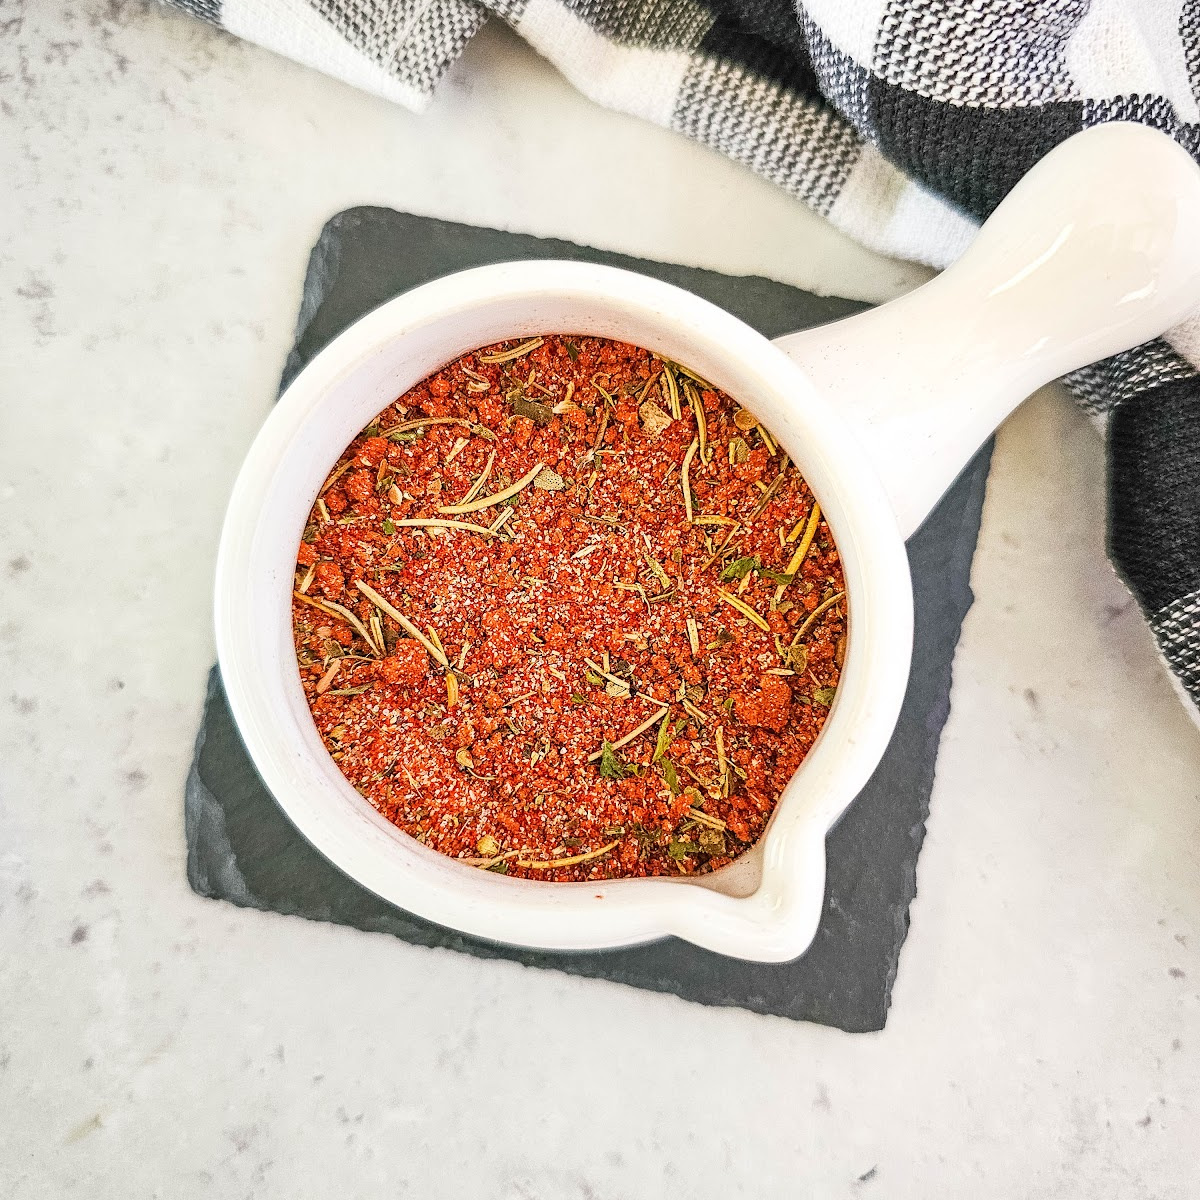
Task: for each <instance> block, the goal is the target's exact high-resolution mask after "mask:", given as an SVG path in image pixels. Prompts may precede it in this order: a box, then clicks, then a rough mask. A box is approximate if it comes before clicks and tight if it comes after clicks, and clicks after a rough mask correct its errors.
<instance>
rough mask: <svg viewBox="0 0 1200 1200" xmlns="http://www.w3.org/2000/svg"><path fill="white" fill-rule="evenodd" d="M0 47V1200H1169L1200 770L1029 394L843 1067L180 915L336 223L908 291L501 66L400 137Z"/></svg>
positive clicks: (433, 961)
mask: <svg viewBox="0 0 1200 1200" xmlns="http://www.w3.org/2000/svg"><path fill="white" fill-rule="evenodd" d="M1092 7H1093V11H1096V6H1095V5H1093V6H1092ZM0 14H2V15H0V113H2V114H3V115H2V121H3V132H2V133H0V215H2V216H3V217H4V219H5V223H4V228H5V234H6V236H5V238H4V240H3V242H2V243H0V328H3V336H0V1112H2V1113H3V1121H2V1122H0V1197H2V1198H3V1200H45V1198H46V1197H54V1198H55V1200H59V1198H64V1200H130V1198H131V1197H138V1198H142V1197H146V1198H150V1197H161V1198H162V1200H211V1197H214V1196H219V1197H222V1198H223V1200H224V1198H226V1197H228V1198H229V1200H247V1198H252V1200H296V1198H297V1197H308V1196H320V1197H324V1196H334V1197H337V1200H378V1198H379V1197H381V1196H386V1197H409V1198H419V1200H460V1198H464V1197H465V1198H469V1200H630V1198H640V1197H658V1196H671V1197H687V1198H688V1200H730V1198H731V1197H742V1198H744V1200H764V1198H768V1197H769V1198H772V1200H773V1198H775V1197H793V1196H813V1197H820V1198H821V1200H880V1198H885V1200H962V1198H963V1197H971V1198H972V1200H1013V1197H1022V1198H1025V1197H1029V1198H1030V1200H1058V1198H1060V1197H1087V1200H1196V1197H1197V1196H1200V1160H1198V1159H1197V1155H1196V1131H1197V1129H1198V1128H1200V736H1197V733H1196V729H1195V727H1194V726H1193V725H1192V723H1191V721H1190V720H1189V719H1188V718H1187V716H1186V714H1185V713H1184V712H1183V709H1182V708H1181V706H1180V704H1179V702H1178V700H1177V699H1176V698H1175V695H1174V693H1173V692H1172V690H1171V687H1170V685H1169V683H1168V681H1167V680H1166V678H1165V676H1164V673H1163V672H1162V670H1161V669H1160V667H1159V665H1158V662H1157V660H1156V659H1155V656H1154V649H1153V641H1152V639H1151V637H1150V635H1149V634H1148V633H1147V631H1146V629H1145V626H1144V623H1143V622H1142V620H1141V617H1140V615H1139V614H1138V612H1137V611H1136V608H1135V607H1134V606H1133V604H1132V601H1131V600H1130V598H1129V595H1128V593H1127V592H1126V591H1125V589H1124V588H1123V587H1122V586H1121V584H1120V583H1119V581H1118V580H1117V579H1116V578H1115V576H1114V575H1113V572H1112V570H1111V569H1110V568H1109V566H1108V564H1107V562H1106V561H1105V558H1104V537H1105V529H1104V511H1105V496H1104V460H1103V447H1102V444H1101V442H1100V439H1099V438H1098V437H1097V436H1096V433H1095V430H1093V429H1092V428H1091V426H1090V425H1089V423H1088V422H1087V420H1086V419H1084V418H1083V417H1082V416H1081V415H1080V413H1079V412H1078V411H1077V410H1076V409H1075V408H1074V407H1073V406H1072V405H1071V403H1070V402H1069V401H1068V399H1067V398H1066V397H1065V396H1064V395H1063V393H1062V391H1061V390H1060V389H1058V388H1047V389H1045V390H1044V391H1042V392H1041V393H1039V395H1037V396H1036V397H1034V398H1033V399H1031V400H1030V401H1029V402H1028V403H1027V404H1026V405H1025V406H1024V407H1022V408H1021V409H1020V411H1018V412H1017V413H1016V414H1015V415H1014V416H1013V417H1012V418H1011V419H1010V420H1009V421H1007V422H1006V423H1005V424H1004V426H1003V427H1002V428H1001V430H1000V431H999V433H998V434H997V437H996V448H995V453H994V455H993V458H992V466H991V472H990V474H989V476H988V484H987V496H986V499H985V502H984V508H983V522H982V526H981V529H980V535H979V543H978V546H977V549H976V552H975V558H974V562H973V564H972V568H971V588H972V590H973V591H974V593H975V597H976V599H975V604H974V605H973V606H972V608H971V611H970V612H969V613H968V614H967V617H966V620H965V621H964V622H963V629H962V636H961V638H960V640H959V646H958V652H957V654H956V655H955V660H954V687H953V691H952V695H951V707H950V716H949V718H948V720H947V722H946V726H945V728H944V730H943V732H942V740H941V749H940V752H939V755H938V769H937V776H936V778H935V780H934V786H933V793H932V796H931V799H930V811H929V816H928V819H927V821H926V826H925V829H926V833H925V843H924V845H923V846H922V848H921V857H920V861H919V863H918V865H917V883H918V888H917V894H916V897H915V898H914V900H913V902H912V905H911V906H910V910H909V913H910V918H911V926H910V929H909V934H908V939H907V941H906V942H905V944H904V953H903V954H902V955H901V957H900V964H899V970H898V972H897V975H896V980H895V983H894V985H893V988H892V1006H891V1009H890V1010H889V1012H888V1021H887V1028H886V1029H884V1030H883V1031H882V1032H881V1033H877V1034H865V1035H864V1034H853V1035H852V1034H846V1033H843V1032H841V1031H840V1030H837V1029H831V1028H828V1027H826V1026H823V1025H818V1024H814V1023H812V1022H809V1021H789V1020H782V1019H779V1018H774V1017H763V1016H758V1015H756V1014H754V1013H750V1012H746V1011H745V1010H744V1009H739V1008H716V1007H710V1006H705V1005H700V1004H689V1003H687V1002H686V1001H683V1000H680V999H679V998H678V997H676V996H672V995H668V994H664V993H661V992H652V991H648V990H646V989H643V988H632V987H616V986H603V985H600V984H597V983H595V982H593V981H592V980H587V979H580V978H578V977H575V976H569V975H566V974H564V973H563V972H561V971H537V970H534V971H531V970H527V969H525V968H524V967H521V966H519V965H518V964H516V963H511V962H505V961H502V960H497V959H491V960H485V959H480V958H476V957H474V956H471V955H467V954H457V953H454V952H453V951H448V950H440V949H436V948H426V947H424V946H416V945H410V944H408V943H406V942H402V941H400V940H398V939H396V938H391V937H381V936H379V935H377V934H371V933H363V932H361V931H359V930H357V929H352V928H349V927H347V926H345V925H336V924H333V923H330V922H313V921H303V920H295V919H293V918H289V917H282V916H279V915H278V914H276V913H273V912H262V911H259V910H255V909H247V908H236V907H234V906H233V905H231V904H218V903H214V902H212V901H211V900H205V899H203V898H201V897H199V896H197V895H196V894H195V893H194V892H193V891H192V890H191V889H190V888H189V887H188V885H187V880H186V866H187V845H186V838H185V831H184V813H183V805H182V804H181V803H180V796H181V794H182V791H183V788H184V783H185V780H186V778H187V774H188V770H189V766H190V764H191V761H192V758H193V752H194V746H195V738H196V729H197V727H198V725H199V722H200V719H201V710H202V707H203V702H204V695H205V679H206V678H207V676H208V673H209V670H210V668H211V666H212V662H213V635H212V613H211V608H212V576H213V561H214V556H215V553H216V545H217V538H218V535H219V532H220V528H221V519H222V515H223V512H224V508H225V504H226V501H227V499H228V497H229V491H230V488H231V487H232V483H233V478H234V475H235V473H236V471H237V468H238V465H239V464H240V463H241V461H242V458H243V457H244V455H245V453H246V448H247V447H248V446H249V444H250V441H251V439H252V438H253V436H254V434H255V432H256V431H257V429H258V427H259V426H260V425H261V423H262V421H263V419H264V418H265V416H266V414H267V412H268V411H269V409H270V405H271V403H272V402H273V400H274V397H275V394H276V391H277V389H278V386H279V370H280V364H281V363H282V362H283V361H284V359H285V357H286V355H287V353H288V350H289V347H290V346H291V345H292V341H293V338H294V334H295V326H296V309H297V305H298V303H299V299H300V295H301V289H302V285H303V278H304V270H305V262H304V256H303V253H302V252H300V251H301V249H302V248H303V247H305V246H311V245H312V244H313V243H314V242H315V241H316V239H317V237H318V235H319V233H320V231H321V227H322V226H323V224H324V223H325V221H326V220H327V219H328V218H329V216H330V214H331V213H336V212H340V211H342V210H344V209H348V208H351V207H353V206H355V205H362V204H375V205H382V206H386V207H389V208H393V209H401V210H404V211H406V212H419V213H430V214H434V215H436V216H439V217H444V218H448V219H452V220H457V221H464V222H468V223H470V224H474V225H487V226H495V227H499V228H503V229H514V230H521V231H524V232H530V233H536V234H541V235H544V236H549V237H560V238H569V239H572V240H574V241H577V242H585V243H588V244H590V245H596V246H604V247H607V248H610V249H615V250H621V251H624V252H625V253H628V254H635V255H640V256H642V257H645V258H654V259H663V260H669V261H672V262H686V263H691V264H693V265H696V266H703V267H707V268H710V269H713V270H717V271H723V272H728V273H730V274H733V275H764V276H770V277H771V278H772V279H778V280H782V281H784V282H786V283H790V284H793V285H795V286H797V287H800V288H805V289H807V290H809V291H812V292H817V293H821V292H832V293H836V294H838V295H842V296H853V297H855V298H857V299H861V300H868V301H871V302H879V301H882V300H886V299H888V298H890V297H892V296H895V295H897V294H898V293H899V292H901V291H903V290H905V289H906V288H909V287H912V286H914V285H916V284H918V283H920V282H921V280H922V279H923V278H925V273H924V272H922V271H921V270H920V269H918V268H915V267H913V266H912V265H911V264H904V263H897V262H894V261H888V260H885V259H881V258H879V257H878V256H875V255H872V254H870V253H869V252H868V251H866V250H864V249H863V248H862V247H861V246H857V245H855V244H854V243H853V242H851V241H850V240H849V239H848V238H846V237H845V236H843V235H842V234H839V233H838V232H837V231H836V230H834V229H833V228H832V226H830V225H829V224H828V223H826V222H824V221H822V220H821V219H820V218H819V217H817V216H815V215H814V214H813V213H812V212H810V211H809V210H807V209H805V208H804V206H803V205H801V204H798V203H797V202H796V201H795V200H794V199H792V198H791V197H789V196H787V195H786V194H784V193H783V192H782V191H780V190H778V189H776V188H773V187H771V186H770V185H769V184H767V183H766V182H764V181H763V180H761V179H758V178H757V177H755V176H754V175H753V174H751V173H750V172H749V171H747V170H745V169H744V168H742V167H740V166H738V165H737V164H735V163H732V162H729V161H728V160H726V159H724V158H722V157H721V156H720V155H718V154H715V153H712V152H710V151H708V150H705V149H704V148H703V147H700V146H698V145H696V144H695V143H694V142H691V141H689V140H688V139H686V138H683V137H679V136H677V135H675V134H673V133H671V132H669V131H666V130H662V129H656V128H654V127H653V126H651V125H649V124H647V123H646V122H644V121H637V120H633V119H631V118H627V117H622V116H620V115H618V114H615V113H611V112H606V111H605V110H603V109H601V108H598V107H597V106H596V105H594V104H592V103H590V102H589V101H587V100H586V99H584V98H583V97H582V96H581V95H579V93H578V92H577V91H576V90H575V89H574V88H573V87H572V86H571V85H570V84H569V83H568V82H567V81H566V80H564V79H563V78H561V77H560V76H559V75H558V74H557V73H556V72H555V71H554V70H553V69H552V68H551V67H550V66H549V65H548V64H547V63H546V62H544V61H543V60H541V59H540V58H538V56H537V55H536V54H535V53H534V52H533V51H531V50H530V49H529V48H528V47H526V46H524V45H523V44H522V43H521V42H520V41H519V40H518V39H517V38H516V37H515V36H514V35H513V34H511V33H509V32H507V31H506V30H504V28H503V27H502V26H501V25H499V24H498V23H497V24H493V25H489V26H488V27H487V28H485V29H484V31H483V33H482V34H481V35H480V37H479V38H478V40H477V41H476V42H474V43H473V44H472V45H471V47H470V48H469V49H468V51H467V54H466V56H465V58H464V60H463V61H462V62H461V63H460V64H458V66H456V67H455V68H454V70H453V71H452V72H451V73H450V75H449V76H448V77H447V79H446V80H445V83H444V86H443V87H442V89H441V91H440V92H439V94H438V96H437V98H436V99H435V101H434V103H433V104H432V105H431V106H430V108H429V110H428V111H427V112H425V113H422V114H420V115H416V114H413V113H408V112H405V111H403V110H402V109H399V108H397V107H395V106H394V105H391V104H386V103H383V102H381V101H378V100H375V99H373V98H371V97H369V96H365V95H363V94H362V93H361V92H357V91H355V90H353V89H351V88H348V87H345V86H344V85H342V84H339V83H338V82H336V81H335V80H331V79H328V78H325V77H324V76H321V75H318V74H315V73H314V72H312V71H310V70H306V69H305V68H303V67H300V66H298V65H296V64H295V63H291V62H288V61H287V60H285V59H282V58H279V57H277V56H275V55H272V54H268V53H265V52H264V51H261V50H257V49H255V48H254V47H251V46H248V45H246V44H245V43H243V42H239V41H237V40H235V39H233V38H230V37H228V36H226V35H224V34H222V33H220V32H218V31H217V30H215V29H213V28H212V27H211V26H209V25H205V24H204V23H203V22H200V21H196V20H192V19H191V18H189V17H187V16H186V15H185V14H183V13H180V12H178V11H175V10H172V9H169V8H166V7H164V6H162V5H160V4H158V3H156V2H154V0H69V2H68V0H5V3H4V4H3V5H0ZM1168 15H1169V14H1168Z"/></svg>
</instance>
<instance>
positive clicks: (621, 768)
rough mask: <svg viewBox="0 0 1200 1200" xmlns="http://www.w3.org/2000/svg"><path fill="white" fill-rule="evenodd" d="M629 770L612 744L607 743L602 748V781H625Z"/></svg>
mask: <svg viewBox="0 0 1200 1200" xmlns="http://www.w3.org/2000/svg"><path fill="white" fill-rule="evenodd" d="M628 773H629V768H628V767H627V766H626V765H625V763H623V762H622V761H621V759H620V757H619V756H618V755H617V752H616V751H615V750H614V749H613V744H612V742H605V743H604V745H603V746H601V747H600V776H601V778H602V779H624V778H625V776H626V775H627V774H628Z"/></svg>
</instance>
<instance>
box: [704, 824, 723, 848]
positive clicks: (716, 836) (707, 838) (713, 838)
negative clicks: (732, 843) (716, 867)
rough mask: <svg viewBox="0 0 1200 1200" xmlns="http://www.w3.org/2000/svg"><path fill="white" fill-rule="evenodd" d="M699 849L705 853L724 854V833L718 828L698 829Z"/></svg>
mask: <svg viewBox="0 0 1200 1200" xmlns="http://www.w3.org/2000/svg"><path fill="white" fill-rule="evenodd" d="M700 849H701V850H703V851H704V853H705V854H724V853H725V835H724V834H723V833H722V832H721V831H720V830H719V829H702V830H700Z"/></svg>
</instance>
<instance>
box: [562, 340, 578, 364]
mask: <svg viewBox="0 0 1200 1200" xmlns="http://www.w3.org/2000/svg"><path fill="white" fill-rule="evenodd" d="M563 345H565V346H566V348H567V357H568V358H569V359H570V360H571V361H572V362H577V361H578V360H579V347H578V346H577V345H575V343H574V342H564V343H563Z"/></svg>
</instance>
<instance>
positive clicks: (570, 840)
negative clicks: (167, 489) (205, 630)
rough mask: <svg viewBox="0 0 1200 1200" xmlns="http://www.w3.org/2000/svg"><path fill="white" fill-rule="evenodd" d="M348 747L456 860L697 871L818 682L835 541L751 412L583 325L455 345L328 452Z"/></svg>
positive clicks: (306, 593) (321, 586)
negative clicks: (341, 447) (441, 362)
mask: <svg viewBox="0 0 1200 1200" xmlns="http://www.w3.org/2000/svg"><path fill="white" fill-rule="evenodd" d="M292 619H293V625H294V633H295V645H296V654H297V658H298V662H299V668H300V677H301V680H302V682H303V686H304V691H305V694H306V696H307V698H308V701H309V705H310V707H311V709H312V714H313V719H314V721H315V722H316V725H317V729H318V730H319V731H320V734H321V737H322V739H323V740H324V742H325V745H326V746H327V747H328V749H329V752H330V754H331V755H332V756H333V758H334V759H335V760H336V762H337V763H338V766H339V768H340V769H341V771H342V773H343V774H344V775H345V776H346V778H347V779H348V780H349V781H350V782H351V783H352V784H353V785H354V787H355V788H357V790H358V791H359V792H360V793H361V794H362V795H363V796H364V797H365V798H366V799H367V800H368V801H369V802H370V803H371V804H372V805H374V807H375V808H376V809H378V811H379V812H381V813H382V814H383V815H384V816H385V817H387V818H388V820H390V821H392V822H393V823H394V824H396V825H398V826H399V827H400V828H401V829H403V830H405V831H406V832H408V833H410V834H411V835H412V836H414V837H415V838H417V839H418V840H419V841H421V842H423V843H424V844H425V845H427V846H429V847H431V848H433V849H434V850H438V851H440V852H441V853H443V854H447V855H450V856H452V857H454V858H457V859H459V860H461V861H462V862H464V863H467V864H470V865H472V866H475V867H478V868H481V869H484V870H492V871H499V872H504V873H507V874H510V875H517V876H523V877H528V878H536V879H543V880H552V881H569V880H588V879H593V880H594V879H609V878H614V877H617V876H637V875H661V874H672V875H674V874H691V873H696V872H702V871H707V870H711V869H714V868H717V867H721V866H724V865H725V864H727V863H728V862H730V861H731V859H733V858H734V857H736V856H737V855H738V854H740V853H742V852H743V851H744V850H746V849H747V848H748V847H749V846H750V845H751V844H752V843H753V842H754V841H755V840H756V839H757V838H758V837H759V835H760V834H761V833H762V831H763V828H764V826H765V825H766V823H767V819H768V817H769V816H770V815H771V811H772V809H773V808H774V806H775V803H776V801H777V799H778V797H779V794H780V792H781V791H782V790H783V787H784V785H785V784H786V783H787V781H788V779H789V778H790V777H791V775H792V773H793V772H794V771H795V770H796V768H797V767H798V766H799V764H800V762H801V760H802V759H803V758H804V756H805V754H806V753H807V752H808V750H809V748H810V747H811V746H812V744H813V741H814V740H815V739H816V737H817V734H818V733H819V732H820V730H821V726H822V724H823V723H824V721H825V718H826V715H827V714H828V711H829V706H830V705H831V704H832V702H833V698H834V694H835V690H836V688H837V684H838V676H839V669H840V667H841V664H842V660H843V657H844V654H845V646H846V628H847V620H846V602H845V595H844V583H843V576H842V569H841V563H840V560H839V558H838V552H837V549H836V547H835V546H834V544H833V541H832V539H831V537H830V534H829V530H828V528H827V527H826V524H825V521H824V519H823V518H822V517H821V513H820V508H819V506H818V505H817V504H816V503H815V501H814V500H813V497H812V495H811V493H810V492H809V490H808V487H807V485H806V484H805V482H804V480H803V479H802V478H801V477H800V475H799V474H798V472H797V471H796V469H795V467H794V466H792V465H791V464H790V463H789V462H788V459H787V456H786V454H785V453H784V452H783V451H782V449H781V448H780V447H779V446H778V445H777V443H776V442H775V441H774V439H773V438H772V437H771V435H770V434H769V432H768V431H767V430H766V429H764V428H762V427H761V426H760V425H759V424H758V422H757V421H756V420H755V419H754V418H753V417H752V416H751V414H750V413H749V412H747V411H745V410H742V409H740V408H739V407H738V406H737V404H735V403H734V402H733V401H732V400H731V399H730V398H729V397H728V396H726V395H724V394H723V393H721V392H719V391H717V390H716V389H714V388H713V387H711V386H710V385H709V384H707V383H705V382H704V381H703V380H702V379H700V378H699V377H697V376H696V375H694V374H692V373H691V372H690V371H689V370H688V369H687V368H686V367H684V366H681V365H680V364H677V363H673V362H669V361H664V360H663V359H662V358H659V357H658V356H656V355H654V354H652V353H650V352H649V351H647V350H643V349H641V348H639V347H637V346H631V345H627V344H624V343H621V342H614V341H608V340H604V339H600V338H591V337H571V336H547V337H539V338H532V339H530V340H527V341H524V342H520V343H515V342H505V343H500V344H498V345H495V346H491V347H487V348H485V349H483V350H479V351H476V352H474V353H471V354H468V355H465V356H464V357H462V358H461V359H459V360H458V361H456V362H454V363H451V364H450V365H449V366H447V367H445V368H443V369H442V370H440V371H438V372H437V374H435V375H433V376H431V377H430V378H429V379H427V380H425V381H424V382H423V383H420V384H418V385H417V386H416V387H414V388H412V389H411V390H410V391H408V392H407V393H406V394H405V395H403V396H401V397H400V398H399V399H398V400H397V401H396V402H395V403H394V404H392V405H391V406H389V407H388V408H387V409H385V410H384V411H383V412H382V413H380V414H379V416H378V418H377V419H376V420H375V421H373V422H372V424H371V425H370V426H368V427H367V428H366V429H364V430H363V431H362V433H361V434H359V436H358V437H356V438H355V439H354V441H353V442H352V443H351V444H350V446H349V447H348V448H347V449H346V451H345V453H344V454H343V455H342V457H341V459H340V460H339V463H338V465H337V467H336V468H335V469H334V470H333V472H332V473H331V474H330V475H329V477H328V479H327V480H326V481H325V484H324V486H323V487H322V488H321V492H320V495H319V497H318V498H317V501H316V503H315V504H314V505H313V509H312V512H311V514H310V517H309V521H308V524H307V526H306V528H305V531H304V536H303V541H302V543H301V545H300V548H299V552H298V554H297V571H296V582H295V591H294V599H293V605H292Z"/></svg>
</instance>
